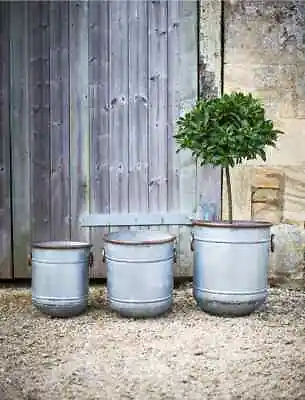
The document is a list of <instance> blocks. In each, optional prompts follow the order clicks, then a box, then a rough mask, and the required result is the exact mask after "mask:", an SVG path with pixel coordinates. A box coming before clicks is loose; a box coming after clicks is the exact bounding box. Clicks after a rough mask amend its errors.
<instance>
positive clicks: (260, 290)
mask: <svg viewBox="0 0 305 400" xmlns="http://www.w3.org/2000/svg"><path fill="white" fill-rule="evenodd" d="M270 228H271V224H270V223H268V222H256V221H235V222H233V223H232V224H230V223H227V222H222V221H219V222H205V221H194V222H193V228H192V244H191V248H192V250H193V252H194V277H193V294H194V298H195V300H196V302H197V304H198V305H199V307H200V308H201V309H202V310H203V311H206V312H208V313H210V314H214V315H221V316H232V317H233V316H243V315H248V314H250V313H251V312H253V311H254V310H256V309H257V308H258V307H259V306H260V305H262V304H263V303H264V301H265V299H266V297H267V294H268V264H269V253H270V241H271V250H273V249H272V247H273V246H272V235H270Z"/></svg>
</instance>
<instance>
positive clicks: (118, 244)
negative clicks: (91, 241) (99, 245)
mask: <svg viewBox="0 0 305 400" xmlns="http://www.w3.org/2000/svg"><path fill="white" fill-rule="evenodd" d="M174 241H175V237H174V236H172V235H170V234H168V233H164V232H154V231H144V230H141V231H121V232H114V233H110V234H108V235H106V236H105V249H104V251H105V261H106V264H107V289H108V299H109V303H110V307H111V308H112V309H113V310H115V311H117V312H118V313H119V314H121V315H122V316H127V317H154V316H157V315H161V314H163V313H165V312H166V311H168V310H169V309H170V308H171V305H172V299H173V261H174Z"/></svg>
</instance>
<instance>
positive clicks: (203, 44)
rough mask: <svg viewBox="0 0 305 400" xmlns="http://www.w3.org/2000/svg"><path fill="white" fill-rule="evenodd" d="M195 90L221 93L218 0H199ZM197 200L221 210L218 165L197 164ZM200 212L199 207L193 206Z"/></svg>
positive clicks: (206, 94) (203, 93)
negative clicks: (197, 67) (209, 203)
mask: <svg viewBox="0 0 305 400" xmlns="http://www.w3.org/2000/svg"><path fill="white" fill-rule="evenodd" d="M199 12H200V14H199V17H200V29H199V92H200V96H201V97H204V98H211V97H215V96H219V95H220V93H221V79H222V78H221V70H222V65H221V63H222V59H221V19H222V16H221V13H222V7H221V0H200V10H199ZM197 202H198V206H199V203H200V202H203V203H207V202H213V203H215V204H216V205H217V213H218V215H219V216H220V214H221V169H220V168H218V167H217V168H214V167H212V166H205V167H200V166H198V168H197ZM197 213H200V208H199V207H198V208H197Z"/></svg>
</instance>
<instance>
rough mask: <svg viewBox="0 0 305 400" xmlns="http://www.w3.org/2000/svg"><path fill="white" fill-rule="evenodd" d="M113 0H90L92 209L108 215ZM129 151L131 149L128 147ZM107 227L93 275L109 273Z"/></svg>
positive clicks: (97, 233) (96, 237)
mask: <svg viewBox="0 0 305 400" xmlns="http://www.w3.org/2000/svg"><path fill="white" fill-rule="evenodd" d="M108 61H109V2H108V1H100V2H96V1H91V2H90V3H89V124H90V133H91V157H90V158H91V160H90V161H91V176H90V178H91V180H90V190H91V196H90V197H91V211H92V212H96V213H103V214H107V213H109V211H110V204H109V201H110V198H109V197H110V196H109V140H110V138H109V62H108ZM126 151H127V150H126ZM106 231H107V228H105V229H104V228H93V229H92V235H91V242H92V244H93V245H94V268H93V271H92V277H94V278H101V277H105V276H106V267H105V265H104V264H103V260H102V257H101V254H102V251H101V250H102V247H103V240H102V238H103V234H104V233H105V232H106Z"/></svg>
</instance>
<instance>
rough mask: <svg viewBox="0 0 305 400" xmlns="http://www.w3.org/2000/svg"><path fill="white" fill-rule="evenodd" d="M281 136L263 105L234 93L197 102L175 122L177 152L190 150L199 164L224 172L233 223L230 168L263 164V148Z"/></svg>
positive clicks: (273, 144) (247, 95)
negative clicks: (255, 161) (246, 162)
mask: <svg viewBox="0 0 305 400" xmlns="http://www.w3.org/2000/svg"><path fill="white" fill-rule="evenodd" d="M281 133H283V132H281V131H279V130H277V129H275V128H274V124H273V122H272V121H271V120H269V119H267V118H266V116H265V110H264V107H263V104H262V103H261V102H260V101H259V100H258V99H256V98H254V97H253V96H252V94H251V93H250V94H244V93H236V92H233V93H231V94H224V95H223V96H221V97H218V98H214V99H199V100H198V101H197V103H196V105H195V106H194V107H193V108H192V109H191V110H190V111H188V112H186V113H185V114H184V115H183V116H182V117H180V118H179V119H178V121H177V134H176V135H175V139H176V142H177V146H178V150H177V151H180V150H181V149H189V150H191V152H192V156H193V157H194V158H195V159H196V161H198V162H199V163H200V165H204V164H210V165H214V166H221V167H223V168H225V169H226V177H227V184H228V196H229V214H231V215H229V217H230V220H232V198H231V196H232V193H231V184H230V174H229V167H234V166H235V165H237V164H241V163H242V162H243V161H244V160H253V159H256V158H258V157H260V158H261V159H262V160H264V161H266V152H265V151H266V146H273V147H275V145H276V141H277V140H278V136H279V134H281ZM230 211H231V212H230Z"/></svg>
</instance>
